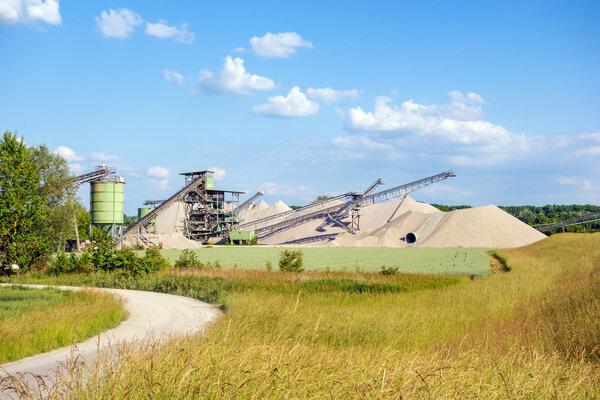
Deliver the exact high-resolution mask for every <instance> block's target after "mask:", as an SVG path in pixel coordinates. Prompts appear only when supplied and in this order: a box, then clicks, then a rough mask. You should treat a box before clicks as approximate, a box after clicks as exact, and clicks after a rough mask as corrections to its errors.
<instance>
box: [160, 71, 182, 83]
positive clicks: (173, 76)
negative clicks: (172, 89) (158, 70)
mask: <svg viewBox="0 0 600 400" xmlns="http://www.w3.org/2000/svg"><path fill="white" fill-rule="evenodd" d="M162 73H163V76H164V77H165V79H166V80H167V82H169V83H174V84H176V85H180V86H181V85H183V82H184V81H185V78H184V76H183V75H181V74H180V73H179V72H177V71H171V70H168V69H163V72H162Z"/></svg>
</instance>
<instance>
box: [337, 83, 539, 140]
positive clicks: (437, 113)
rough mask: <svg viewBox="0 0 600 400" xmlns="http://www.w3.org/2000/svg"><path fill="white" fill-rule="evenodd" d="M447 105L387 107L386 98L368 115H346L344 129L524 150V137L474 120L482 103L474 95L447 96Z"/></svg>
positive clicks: (409, 103) (357, 112) (354, 112)
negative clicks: (448, 100)
mask: <svg viewBox="0 0 600 400" xmlns="http://www.w3.org/2000/svg"><path fill="white" fill-rule="evenodd" d="M449 95H450V97H451V99H452V102H451V103H450V104H449V105H444V106H438V105H436V104H433V105H429V106H427V105H422V104H417V103H414V102H413V101H412V100H408V101H405V102H403V103H402V104H401V105H400V106H397V105H395V106H393V107H391V106H390V105H389V103H390V102H391V101H392V100H391V99H390V98H389V97H385V96H380V97H377V98H376V99H375V108H374V110H373V111H372V112H365V111H363V110H362V108H360V107H356V108H352V109H350V110H349V111H348V118H349V121H348V123H347V128H348V129H350V130H354V131H366V132H368V131H373V132H403V133H408V134H414V135H417V136H437V137H439V138H442V139H445V140H447V141H450V142H452V143H459V144H465V145H473V144H479V145H487V146H494V147H497V146H502V147H509V146H510V147H512V148H513V150H521V151H524V150H527V149H528V141H527V138H526V137H525V135H516V134H514V133H511V132H509V131H508V130H506V129H505V128H504V127H502V126H500V125H495V124H492V123H491V122H488V121H484V120H481V119H477V118H479V117H481V115H482V111H481V106H480V105H481V104H482V102H483V99H481V97H480V96H479V95H477V94H475V93H468V94H467V95H466V96H464V95H462V94H461V93H460V92H458V91H454V92H450V93H449Z"/></svg>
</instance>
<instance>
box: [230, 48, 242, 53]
mask: <svg viewBox="0 0 600 400" xmlns="http://www.w3.org/2000/svg"><path fill="white" fill-rule="evenodd" d="M231 52H232V53H245V52H246V49H245V48H244V47H236V48H235V49H233V50H231Z"/></svg>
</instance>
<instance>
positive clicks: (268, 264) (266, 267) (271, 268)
mask: <svg viewBox="0 0 600 400" xmlns="http://www.w3.org/2000/svg"><path fill="white" fill-rule="evenodd" d="M265 269H266V270H267V271H269V272H271V271H273V263H271V261H267V263H266V264H265Z"/></svg>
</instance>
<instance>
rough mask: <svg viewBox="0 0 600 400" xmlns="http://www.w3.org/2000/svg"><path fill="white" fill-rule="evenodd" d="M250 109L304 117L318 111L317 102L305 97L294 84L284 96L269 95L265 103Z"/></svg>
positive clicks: (281, 115)
mask: <svg viewBox="0 0 600 400" xmlns="http://www.w3.org/2000/svg"><path fill="white" fill-rule="evenodd" d="M252 111H253V112H255V113H258V114H265V115H273V116H277V117H306V116H308V115H313V114H316V113H318V112H319V104H318V103H315V102H314V101H310V100H309V99H307V98H306V95H305V94H304V93H302V92H301V91H300V88H299V87H298V86H294V87H293V88H292V90H290V92H289V93H288V95H287V96H286V97H284V96H281V95H279V96H273V97H269V100H268V102H267V103H263V104H259V105H257V106H254V107H252Z"/></svg>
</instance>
